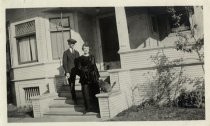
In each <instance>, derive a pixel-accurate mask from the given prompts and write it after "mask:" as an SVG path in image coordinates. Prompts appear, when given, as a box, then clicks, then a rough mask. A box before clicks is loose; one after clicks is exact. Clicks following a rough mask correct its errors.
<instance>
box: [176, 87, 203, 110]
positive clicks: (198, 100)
mask: <svg viewBox="0 0 210 126" xmlns="http://www.w3.org/2000/svg"><path fill="white" fill-rule="evenodd" d="M176 100H177V105H178V107H185V108H204V107H205V95H204V91H203V90H202V89H201V88H197V89H196V90H194V91H190V92H189V91H184V90H182V91H181V94H180V95H179V96H178V97H177V99H176Z"/></svg>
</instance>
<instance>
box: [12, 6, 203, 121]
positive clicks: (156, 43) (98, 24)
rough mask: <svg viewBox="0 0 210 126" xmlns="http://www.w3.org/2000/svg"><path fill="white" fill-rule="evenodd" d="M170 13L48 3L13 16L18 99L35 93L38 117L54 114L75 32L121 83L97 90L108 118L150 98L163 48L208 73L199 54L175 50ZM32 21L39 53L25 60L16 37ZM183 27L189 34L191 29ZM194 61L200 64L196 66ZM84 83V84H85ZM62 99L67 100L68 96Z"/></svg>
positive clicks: (106, 73)
mask: <svg viewBox="0 0 210 126" xmlns="http://www.w3.org/2000/svg"><path fill="white" fill-rule="evenodd" d="M36 11H37V10H36ZM165 13H166V11H165V9H162V8H161V7H160V8H158V7H157V8H153V9H150V8H149V7H135V8H134V7H114V8H112V7H110V8H106V7H104V8H103V7H99V8H98V7H96V8H91V7H90V8H52V9H51V8H48V9H39V11H38V12H34V13H32V14H30V15H27V16H26V15H25V17H27V18H28V19H26V20H25V19H21V17H18V18H17V19H16V20H15V19H8V20H11V38H10V39H11V40H10V41H11V55H12V56H11V58H12V69H13V74H14V76H13V79H12V82H13V83H14V84H13V86H14V88H15V91H16V93H15V95H16V101H17V105H18V106H22V105H27V104H31V99H32V101H33V102H32V104H33V108H34V117H43V116H44V115H49V110H50V109H52V108H53V109H54V107H55V106H51V108H50V105H52V104H51V103H52V102H58V101H55V99H56V100H58V94H59V92H58V91H59V90H60V89H61V87H63V86H64V85H65V84H66V81H65V77H64V72H63V68H62V63H61V62H62V53H63V50H65V49H67V48H68V45H67V42H66V40H67V39H68V38H69V37H71V38H74V39H75V40H77V41H78V43H77V45H76V49H77V50H78V51H79V52H80V53H81V54H82V49H81V46H82V44H83V43H85V42H88V44H89V45H90V46H91V52H92V54H94V55H95V57H96V63H97V67H98V69H99V71H101V73H103V74H104V75H102V79H105V78H106V77H107V76H110V83H111V85H112V84H114V83H116V85H115V86H114V88H113V89H112V92H109V93H101V94H98V95H97V97H98V99H99V104H100V114H101V118H102V119H104V120H106V119H110V118H112V117H114V116H115V115H116V114H118V113H119V112H121V111H123V110H125V109H127V108H129V107H131V106H132V105H137V104H140V103H141V102H142V101H143V100H145V99H146V98H147V91H148V90H149V89H148V82H147V78H146V77H145V73H147V72H148V71H155V65H154V63H152V62H151V60H150V59H149V58H150V56H152V55H155V54H156V53H157V52H158V51H159V50H162V49H163V50H164V51H166V52H167V53H166V54H167V56H169V57H170V58H172V59H175V58H178V57H182V58H186V60H185V65H186V69H187V70H188V72H186V74H193V72H194V73H195V72H196V73H197V74H199V75H202V73H201V72H200V71H201V67H200V64H199V63H198V61H196V60H193V59H192V57H195V55H196V54H194V53H192V54H184V53H182V52H177V51H176V50H174V47H175V46H174V45H173V43H174V41H175V40H176V36H175V35H174V33H173V32H172V28H169V25H170V24H169V22H168V21H169V20H168V19H167V18H166V17H167V16H164V15H165ZM11 15H12V13H11ZM19 15H20V14H19ZM25 17H24V18H25ZM160 17H161V18H160ZM159 18H160V19H161V20H160V19H159ZM20 19H21V20H20ZM28 21H29V22H30V21H35V27H36V31H35V39H36V42H37V43H36V44H37V54H35V53H34V55H36V56H37V59H36V60H34V62H30V63H23V62H21V60H27V59H25V58H24V57H22V59H21V58H18V57H20V56H19V55H20V54H21V53H20V54H16V53H15V52H18V51H19V50H18V48H17V46H18V44H16V42H17V41H18V40H21V39H18V38H19V37H20V38H21V37H22V36H17V35H16V33H15V30H14V29H15V28H16V26H17V25H19V24H23V23H27V22H28ZM61 22H62V23H61ZM160 22H162V24H160ZM60 23H61V24H60ZM163 23H164V24H165V25H163ZM164 26H166V27H164ZM190 27H191V25H190ZM186 28H187V27H186ZM183 32H185V33H186V34H188V33H189V29H185V31H183ZM33 34H34V33H33ZM30 35H31V34H30ZM33 38H34V36H33ZM19 48H20V47H19ZM19 52H20V51H19ZM22 53H23V52H22ZM32 56H33V55H32ZM187 58H188V59H187ZM32 59H33V58H32ZM196 63H197V64H196ZM194 64H196V69H194V68H193V65H194ZM188 65H189V66H188ZM192 71H193V72H192ZM198 71H199V72H198ZM31 73H33V74H31ZM78 89H79V90H81V89H80V87H79V86H78ZM62 93H63V94H64V95H63V96H64V97H67V96H66V95H70V93H69V92H68V93H67V92H62ZM26 98H27V99H26ZM60 100H61V101H62V102H65V101H66V99H65V98H64V99H62V98H61V99H60ZM27 101H28V102H27ZM67 101H68V100H67ZM63 105H64V104H62V108H59V107H60V106H56V107H58V109H65V107H66V106H63ZM68 107H70V106H68ZM68 107H67V108H68ZM71 107H72V106H71ZM72 108H73V109H74V106H73V107H72ZM56 111H57V108H56ZM69 111H70V110H69ZM62 112H63V110H62ZM70 114H72V113H70ZM61 115H62V114H61ZM67 115H69V113H67ZM69 116H70V115H69ZM71 116H72V115H71Z"/></svg>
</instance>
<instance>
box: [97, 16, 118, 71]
mask: <svg viewBox="0 0 210 126" xmlns="http://www.w3.org/2000/svg"><path fill="white" fill-rule="evenodd" d="M99 27H100V33H101V44H102V52H103V54H102V55H103V62H104V69H105V70H108V69H117V68H120V67H121V64H120V55H119V54H118V51H119V41H118V34H117V26H116V19H115V16H114V15H113V16H106V17H102V18H99Z"/></svg>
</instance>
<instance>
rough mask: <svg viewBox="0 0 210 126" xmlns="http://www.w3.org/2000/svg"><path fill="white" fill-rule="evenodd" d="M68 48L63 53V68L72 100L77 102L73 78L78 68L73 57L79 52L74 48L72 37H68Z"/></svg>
mask: <svg viewBox="0 0 210 126" xmlns="http://www.w3.org/2000/svg"><path fill="white" fill-rule="evenodd" d="M67 41H68V45H69V49H67V50H66V51H64V53H63V68H64V70H65V75H66V77H67V78H68V82H69V85H70V89H71V95H72V100H74V103H75V104H77V98H76V93H75V79H76V75H79V70H78V68H77V67H75V65H76V64H77V63H75V61H76V60H75V59H76V58H78V57H79V52H78V51H76V50H75V49H74V46H75V43H76V42H77V41H76V40H74V39H71V38H70V39H68V40H67Z"/></svg>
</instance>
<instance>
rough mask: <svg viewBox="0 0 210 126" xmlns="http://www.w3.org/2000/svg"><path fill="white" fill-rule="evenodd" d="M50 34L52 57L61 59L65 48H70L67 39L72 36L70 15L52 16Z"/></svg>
mask: <svg viewBox="0 0 210 126" xmlns="http://www.w3.org/2000/svg"><path fill="white" fill-rule="evenodd" d="M49 21H50V35H51V45H52V58H53V59H60V58H61V57H62V55H63V52H64V50H66V49H67V48H68V43H67V39H69V38H70V34H71V33H70V22H69V18H68V17H64V18H62V19H61V18H60V17H59V18H51V19H49Z"/></svg>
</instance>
